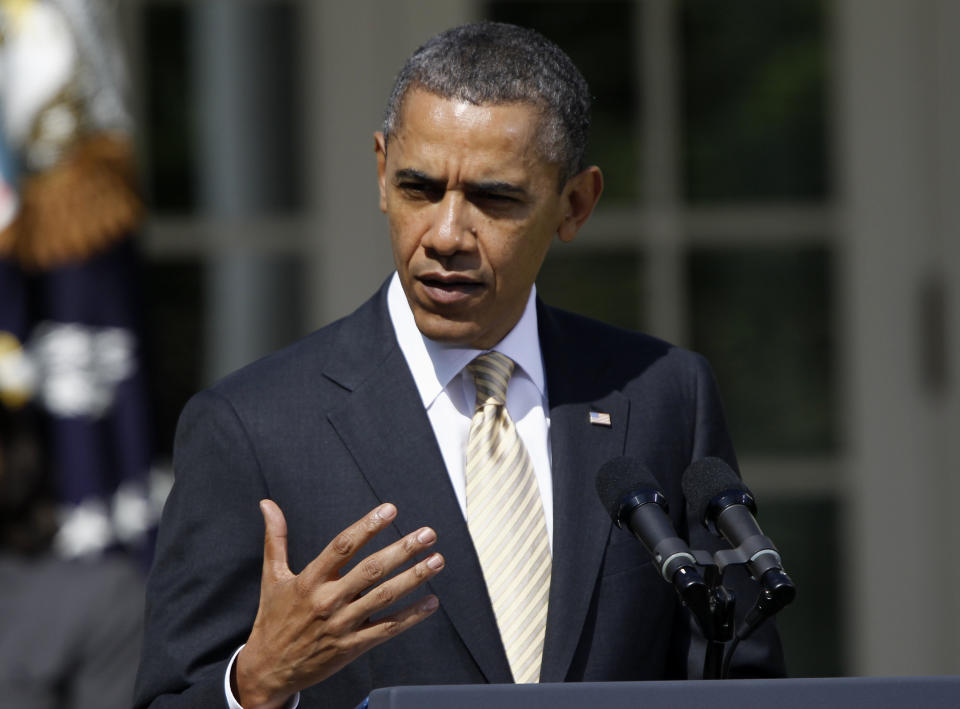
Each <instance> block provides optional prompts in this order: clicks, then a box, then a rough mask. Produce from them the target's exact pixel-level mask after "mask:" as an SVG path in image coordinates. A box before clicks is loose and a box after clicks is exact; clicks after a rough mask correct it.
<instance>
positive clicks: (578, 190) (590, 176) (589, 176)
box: [557, 165, 603, 241]
mask: <svg viewBox="0 0 960 709" xmlns="http://www.w3.org/2000/svg"><path fill="white" fill-rule="evenodd" d="M601 192H603V173H602V172H600V168H599V167H597V166H596V165H591V166H590V167H588V168H587V169H585V170H583V171H582V172H580V173H579V174H577V175H574V176H573V177H571V178H570V179H569V180H567V184H566V185H564V186H563V194H562V195H561V197H560V200H561V207H562V208H564V210H565V211H564V216H563V221H561V222H560V226H559V227H558V228H557V236H558V237H560V241H573V237H575V236H576V235H577V232H578V231H580V227H582V226H583V225H584V224H585V223H586V221H587V219H589V218H590V215H591V214H592V213H593V208H594V207H596V206H597V200H599V199H600V193H601Z"/></svg>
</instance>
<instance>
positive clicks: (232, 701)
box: [223, 643, 300, 709]
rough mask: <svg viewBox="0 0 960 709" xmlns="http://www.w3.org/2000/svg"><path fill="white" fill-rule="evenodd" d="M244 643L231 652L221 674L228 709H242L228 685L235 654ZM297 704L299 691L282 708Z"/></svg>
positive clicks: (287, 708)
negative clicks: (231, 654) (225, 669)
mask: <svg viewBox="0 0 960 709" xmlns="http://www.w3.org/2000/svg"><path fill="white" fill-rule="evenodd" d="M245 645H246V643H244V644H243V645H241V646H240V647H238V648H237V649H236V651H235V652H234V653H233V656H232V657H231V658H230V662H228V663H227V673H226V674H225V675H224V676H223V693H224V695H225V696H226V698H227V706H228V707H230V709H243V707H242V706H240V702H238V701H237V698H236V697H235V696H233V689H232V688H231V687H230V674H231V673H232V672H233V663H234V662H236V661H237V655H239V654H240V651H241V650H243V648H244V646H245ZM298 706H300V692H297V693H296V694H294V695H293V696H292V697H290V701H289V702H287V703H286V704H284V705H283V709H297V707H298Z"/></svg>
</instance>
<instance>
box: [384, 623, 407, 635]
mask: <svg viewBox="0 0 960 709" xmlns="http://www.w3.org/2000/svg"><path fill="white" fill-rule="evenodd" d="M402 631H403V624H402V623H401V622H400V621H399V620H387V621H384V623H383V633H384V635H386V636H387V637H391V638H392V637H395V636H397V635H399V634H400V633H401V632H402Z"/></svg>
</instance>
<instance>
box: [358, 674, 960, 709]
mask: <svg viewBox="0 0 960 709" xmlns="http://www.w3.org/2000/svg"><path fill="white" fill-rule="evenodd" d="M606 707H611V708H615V709H626V708H627V707H637V708H638V709H678V708H681V709H745V708H748V707H750V708H752V707H771V709H810V707H816V708H817V709H840V708H841V707H842V708H843V709H859V708H860V707H869V708H870V709H904V708H909V709H913V708H914V707H916V708H917V709H957V707H960V676H956V677H954V676H949V677H883V678H871V677H836V678H821V679H815V678H810V679H764V680H723V681H720V680H689V681H683V682H583V683H570V684H525V685H513V684H490V685H443V686H410V687H387V688H384V689H377V690H374V691H373V692H371V694H370V704H369V709H491V708H493V709H605V708H606Z"/></svg>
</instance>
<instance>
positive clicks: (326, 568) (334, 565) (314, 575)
mask: <svg viewBox="0 0 960 709" xmlns="http://www.w3.org/2000/svg"><path fill="white" fill-rule="evenodd" d="M396 516H397V508H396V507H394V506H393V505H392V504H390V503H389V502H385V503H384V504H382V505H380V506H379V507H376V508H374V509H372V510H370V512H368V513H367V514H366V515H364V516H363V518H361V519H359V520H357V521H356V522H354V523H353V524H351V525H350V526H349V527H347V528H346V529H345V530H343V531H342V532H340V534H338V535H337V536H336V537H334V538H333V541H331V542H330V543H329V544H327V546H326V548H325V549H324V550H323V551H322V552H320V554H319V555H318V556H317V557H316V558H315V559H314V560H313V561H311V562H310V563H309V564H307V566H306V568H305V569H304V570H303V572H302V573H301V574H300V576H301V578H302V579H304V581H306V582H307V583H308V584H311V585H314V584H319V583H322V582H323V581H326V580H328V579H330V578H331V577H335V576H337V575H338V574H339V571H340V569H341V568H343V566H344V564H346V563H347V562H349V561H350V559H352V558H353V555H354V554H356V553H357V552H358V551H359V550H360V548H361V547H362V546H363V545H364V544H366V543H367V542H368V541H370V540H371V539H373V537H374V536H375V535H376V534H377V533H378V532H380V531H381V530H382V529H383V528H384V527H386V526H387V525H388V524H390V522H392V521H393V519H394V518H395V517H396Z"/></svg>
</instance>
